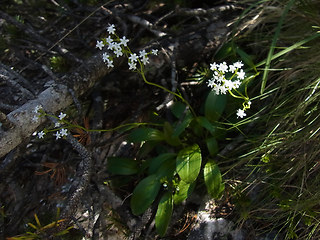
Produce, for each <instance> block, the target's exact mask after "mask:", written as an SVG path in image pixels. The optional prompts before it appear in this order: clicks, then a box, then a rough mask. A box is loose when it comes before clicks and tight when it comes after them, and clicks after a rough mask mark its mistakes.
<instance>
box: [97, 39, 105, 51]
mask: <svg viewBox="0 0 320 240" xmlns="http://www.w3.org/2000/svg"><path fill="white" fill-rule="evenodd" d="M103 47H104V45H103V42H102V41H97V44H96V48H99V49H100V50H102V48H103Z"/></svg>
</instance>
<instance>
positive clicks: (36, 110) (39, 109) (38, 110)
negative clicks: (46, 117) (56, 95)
mask: <svg viewBox="0 0 320 240" xmlns="http://www.w3.org/2000/svg"><path fill="white" fill-rule="evenodd" d="M42 111H43V110H42V106H41V105H37V106H36V107H35V108H34V110H33V112H34V113H35V115H34V116H33V118H32V121H33V122H38V121H39V118H40V116H41V113H42Z"/></svg>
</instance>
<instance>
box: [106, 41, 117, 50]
mask: <svg viewBox="0 0 320 240" xmlns="http://www.w3.org/2000/svg"><path fill="white" fill-rule="evenodd" d="M116 45H117V43H115V42H112V43H110V44H109V45H108V49H110V50H113V49H114V48H115V47H116Z"/></svg>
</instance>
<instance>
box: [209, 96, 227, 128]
mask: <svg viewBox="0 0 320 240" xmlns="http://www.w3.org/2000/svg"><path fill="white" fill-rule="evenodd" d="M226 103H227V96H226V95H217V94H215V92H213V91H211V92H209V95H208V97H207V99H206V102H205V105H204V107H205V109H204V115H205V117H206V118H207V119H208V120H209V121H211V122H215V121H217V120H218V119H219V118H220V116H221V114H222V112H223V111H224V109H225V107H226Z"/></svg>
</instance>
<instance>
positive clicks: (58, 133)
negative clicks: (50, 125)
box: [32, 105, 68, 140]
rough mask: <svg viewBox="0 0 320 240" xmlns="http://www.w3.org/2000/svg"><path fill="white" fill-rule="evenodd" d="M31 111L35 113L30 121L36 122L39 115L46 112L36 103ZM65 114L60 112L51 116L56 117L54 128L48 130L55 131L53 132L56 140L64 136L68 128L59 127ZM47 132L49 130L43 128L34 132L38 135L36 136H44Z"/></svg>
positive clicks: (44, 114) (43, 114)
mask: <svg viewBox="0 0 320 240" xmlns="http://www.w3.org/2000/svg"><path fill="white" fill-rule="evenodd" d="M33 112H34V113H35V115H34V116H33V118H32V121H34V122H37V121H38V120H39V118H40V117H41V116H46V115H47V114H46V113H45V111H44V110H43V108H42V106H41V105H37V106H36V107H35V109H34V110H33ZM66 116H67V114H65V113H63V112H60V114H59V116H58V117H56V116H52V117H54V118H56V120H57V121H56V123H55V125H54V127H55V129H53V130H50V131H55V133H54V134H53V135H54V136H55V137H56V140H58V139H59V138H62V137H65V136H67V135H68V129H66V128H63V127H61V125H62V124H63V123H64V121H63V119H64V118H65V117H66ZM48 132H49V130H47V129H44V130H42V131H40V132H38V133H36V135H37V136H38V138H44V136H45V135H46V134H47V133H48Z"/></svg>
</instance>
